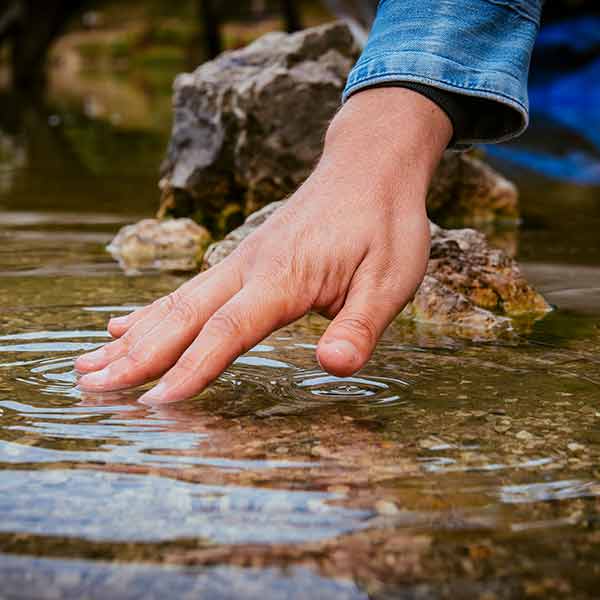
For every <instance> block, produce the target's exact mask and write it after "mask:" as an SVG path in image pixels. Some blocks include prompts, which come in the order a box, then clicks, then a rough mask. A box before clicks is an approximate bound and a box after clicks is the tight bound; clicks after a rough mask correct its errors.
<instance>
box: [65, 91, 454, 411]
mask: <svg viewBox="0 0 600 600" xmlns="http://www.w3.org/2000/svg"><path fill="white" fill-rule="evenodd" d="M451 129H452V128H451V124H450V121H449V120H448V118H447V117H446V115H445V113H443V112H442V111H441V110H440V109H439V108H438V107H437V106H436V105H435V104H433V103H432V102H430V101H429V100H427V99H426V98H424V97H422V96H420V95H419V94H416V93H414V92H412V91H410V90H406V89H401V88H381V89H372V90H367V91H364V92H360V93H358V94H355V95H354V96H353V97H352V98H350V100H348V102H347V103H346V104H345V105H344V107H343V108H342V109H341V110H340V112H339V113H338V115H337V116H336V117H335V119H334V120H333V122H332V124H331V125H330V127H329V130H328V133H327V137H326V141H325V146H324V152H323V156H322V158H321V160H320V161H319V164H318V165H317V167H316V168H315V171H314V172H313V174H312V175H311V176H310V177H309V178H308V180H307V181H306V182H305V183H304V184H303V185H302V186H301V187H300V188H299V189H298V191H297V192H296V193H295V194H294V195H293V196H292V197H291V198H290V199H289V200H288V201H287V202H286V203H285V205H283V206H282V207H281V208H280V209H279V210H277V211H276V212H275V213H274V214H273V215H272V216H271V217H270V218H269V219H268V220H267V221H266V222H265V223H264V224H263V225H262V226H261V227H259V228H258V229H257V230H256V231H255V232H254V233H253V234H252V235H250V236H249V237H248V238H246V239H245V240H244V241H243V242H242V243H241V245H240V246H239V247H238V248H237V249H236V250H235V251H234V252H233V253H232V254H230V255H229V256H228V257H227V258H226V259H225V260H224V261H223V262H221V263H219V264H218V265H216V266H214V267H213V268H211V269H209V270H208V271H205V272H204V273H201V274H199V275H197V276H196V277H194V278H192V279H190V280H189V281H187V282H186V283H184V284H183V285H182V286H181V287H180V288H179V289H178V290H176V291H175V292H173V293H172V294H170V295H168V296H166V297H165V298H162V299H160V300H157V301H156V302H154V303H153V304H151V305H149V306H147V307H144V308H141V309H139V310H137V311H135V312H133V313H131V314H130V315H128V316H126V317H121V318H118V319H112V320H111V321H110V323H109V326H108V330H109V332H110V333H111V335H112V336H113V337H115V338H117V339H116V340H114V341H112V342H110V343H109V344H107V345H105V346H104V347H102V348H100V349H98V350H96V351H94V352H92V353H89V354H84V355H83V356H81V357H79V358H78V359H77V361H76V364H75V367H76V369H77V371H79V372H81V373H86V374H85V375H83V376H82V377H81V379H80V380H79V387H80V388H81V389H83V390H85V391H99V392H104V391H111V390H116V389H122V388H127V387H131V386H136V385H140V384H142V383H145V382H148V381H151V380H154V379H156V378H158V377H161V376H162V377H161V379H160V382H159V383H158V385H157V386H155V387H154V388H152V389H151V390H149V391H148V392H146V393H145V394H144V395H143V396H142V397H141V398H140V401H141V402H144V403H147V404H162V403H165V402H173V401H177V400H181V399H184V398H188V397H190V396H193V395H194V394H197V393H199V392H200V391H202V390H203V389H204V388H205V387H206V386H207V385H208V384H209V383H210V382H211V381H213V380H214V379H215V378H216V377H218V376H219V375H220V374H221V373H222V372H223V371H224V370H225V369H226V368H227V367H228V366H229V365H230V364H231V363H232V362H233V361H234V360H235V359H236V358H237V357H238V356H240V355H241V354H243V353H244V352H246V351H247V350H249V349H250V348H252V347H253V346H254V345H256V344H257V343H259V342H260V341H261V340H262V339H264V338H265V337H266V336H268V335H269V334H270V333H271V332H273V331H275V330H276V329H278V328H280V327H282V326H284V325H287V324H288V323H291V322H292V321H295V320H296V319H298V318H300V317H301V316H303V315H304V314H306V313H307V312H308V311H310V310H314V311H317V312H319V313H321V314H324V315H325V316H327V317H329V318H332V319H333V321H332V322H331V323H330V325H329V327H328V328H327V330H326V331H325V333H324V334H323V336H322V338H321V340H320V342H319V345H318V348H317V358H318V360H319V362H320V364H321V366H322V367H323V368H324V369H326V370H327V371H328V372H330V373H332V374H334V375H338V376H348V375H351V374H353V373H355V372H356V371H358V370H359V369H360V368H361V367H363V366H364V365H365V363H366V362H367V361H368V360H369V358H370V356H371V354H372V352H373V350H374V348H375V345H376V343H377V340H378V339H379V337H380V336H381V335H382V333H383V332H384V330H385V328H386V327H387V326H388V325H389V323H390V322H391V321H392V319H393V318H394V317H395V316H396V315H397V314H398V313H399V312H400V311H401V310H402V308H403V307H404V306H405V305H406V303H407V302H408V301H409V300H410V299H411V297H412V295H413V294H414V292H415V290H416V289H417V287H418V285H419V284H420V282H421V280H422V278H423V275H424V273H425V269H426V265H427V258H428V253H429V224H428V219H427V214H426V209H425V197H426V193H427V188H428V185H429V182H430V179H431V176H432V174H433V171H434V170H435V167H436V166H437V163H438V162H439V159H440V158H441V155H442V152H443V150H444V149H445V147H446V146H447V144H448V141H449V139H450V137H451V134H452V131H451Z"/></svg>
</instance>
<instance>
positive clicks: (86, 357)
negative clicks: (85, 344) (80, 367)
mask: <svg viewBox="0 0 600 600" xmlns="http://www.w3.org/2000/svg"><path fill="white" fill-rule="evenodd" d="M105 354H106V352H105V351H104V347H102V348H98V350H94V351H93V352H88V353H87V354H82V355H81V356H80V357H79V358H78V359H77V362H80V361H81V362H87V363H94V362H97V361H100V360H102V359H103V358H104V356H105Z"/></svg>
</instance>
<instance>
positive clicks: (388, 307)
mask: <svg viewBox="0 0 600 600" xmlns="http://www.w3.org/2000/svg"><path fill="white" fill-rule="evenodd" d="M374 290H375V288H374V287H372V286H366V287H365V286H363V287H362V288H361V290H360V291H358V292H357V291H353V290H351V291H350V293H349V294H348V297H347V299H346V302H345V304H344V306H343V307H342V309H341V310H340V312H339V313H338V315H337V316H336V317H335V319H334V320H333V321H332V322H331V323H330V324H329V327H328V328H327V330H326V331H325V333H324V334H323V336H322V337H321V340H320V341H319V345H318V347H317V360H318V361H319V364H320V365H321V366H322V367H323V368H324V369H325V370H326V371H327V372H329V373H331V374H332V375H337V376H338V377H348V376H350V375H352V374H354V373H356V371H359V370H360V369H361V368H362V367H363V366H364V365H365V364H366V363H367V362H368V360H369V359H370V358H371V354H372V353H373V350H374V349H375V345H376V344H377V341H378V340H379V338H380V337H381V335H382V334H383V332H384V331H385V328H386V327H387V326H388V325H389V324H390V323H391V321H392V320H393V319H394V317H395V316H396V315H397V314H398V312H399V310H400V308H401V306H399V305H398V302H396V301H395V300H394V299H393V297H386V296H384V295H383V294H382V293H377V292H376V291H374Z"/></svg>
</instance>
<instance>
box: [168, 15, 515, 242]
mask: <svg viewBox="0 0 600 600" xmlns="http://www.w3.org/2000/svg"><path fill="white" fill-rule="evenodd" d="M357 56H358V47H357V45H356V42H355V40H354V38H353V35H352V34H351V32H350V30H349V28H348V26H347V25H345V24H342V23H334V24H328V25H323V26H320V27H315V28H312V29H306V30H304V31H301V32H298V33H294V34H291V35H288V34H284V33H269V34H267V35H266V36H263V37H262V38H260V39H259V40H257V41H256V42H254V43H252V44H250V45H249V46H247V47H246V48H243V49H241V50H236V51H232V52H226V53H224V54H222V55H221V56H219V57H218V58H217V59H215V60H214V61H211V62H208V63H205V64H203V65H201V66H200V67H198V68H197V69H196V71H195V72H194V73H192V74H182V75H179V76H178V77H177V79H176V80H175V85H174V125H173V131H172V136H171V140H170V143H169V147H168V151H167V157H166V159H165V161H164V163H163V167H162V172H163V179H162V186H161V187H162V190H163V196H162V201H161V207H160V210H159V216H164V215H171V216H176V217H181V216H192V217H193V218H194V219H195V220H197V221H199V222H202V223H204V224H207V225H209V226H210V227H211V228H212V229H215V230H220V231H223V232H226V231H229V230H230V229H231V227H230V225H234V226H235V225H238V224H240V223H241V222H242V221H243V217H244V216H247V215H248V214H250V213H251V212H253V211H254V210H256V209H259V208H261V207H263V206H265V205H266V204H269V203H271V202H273V201H278V200H282V199H283V198H285V197H287V196H288V195H289V194H291V193H293V192H294V191H295V190H296V189H297V188H298V186H299V185H300V184H301V183H302V182H303V181H304V180H305V179H306V177H307V176H308V175H309V173H310V172H311V170H312V169H313V168H314V166H315V164H316V162H317V160H318V158H319V155H320V153H321V150H322V144H323V137H324V134H325V130H326V128H327V125H328V123H329V122H330V120H331V119H332V118H333V116H334V114H335V112H336V110H337V109H338V108H339V105H340V99H341V95H342V90H343V88H344V84H345V81H346V78H347V75H348V73H349V71H350V68H351V67H352V65H353V63H354V62H355V60H356V58H357ZM428 206H429V210H430V213H429V214H430V216H431V217H432V218H433V219H434V220H436V221H439V220H440V219H449V220H452V221H455V222H457V221H460V222H461V223H464V224H480V223H487V222H492V221H495V220H498V219H501V220H513V221H514V220H516V219H517V218H518V204H517V192H516V189H515V187H514V185H512V184H511V183H510V182H509V181H507V180H506V179H505V178H504V177H502V176H500V175H499V174H498V173H496V172H495V171H494V170H493V169H492V168H491V167H489V166H488V165H486V164H485V163H483V162H482V161H481V160H480V159H478V158H476V157H474V156H471V155H468V154H464V153H460V154H459V153H456V152H447V153H446V154H445V156H444V158H443V160H442V162H441V165H440V167H439V169H438V171H437V173H436V175H435V177H434V180H433V182H432V185H431V191H430V194H429V198H428ZM235 219H238V221H237V222H235Z"/></svg>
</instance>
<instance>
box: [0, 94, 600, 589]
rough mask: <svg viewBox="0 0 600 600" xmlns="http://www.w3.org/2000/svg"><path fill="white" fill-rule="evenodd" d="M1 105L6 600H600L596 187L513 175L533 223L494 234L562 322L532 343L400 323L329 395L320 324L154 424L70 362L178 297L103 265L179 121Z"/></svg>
mask: <svg viewBox="0 0 600 600" xmlns="http://www.w3.org/2000/svg"><path fill="white" fill-rule="evenodd" d="M166 100H167V101H168V97H166ZM3 102H5V103H9V104H10V106H11V107H12V110H15V111H17V112H18V114H19V117H20V118H19V119H18V120H15V119H12V120H11V121H10V123H12V124H15V123H17V124H20V128H18V129H17V130H16V131H8V130H7V131H5V132H4V133H3V134H2V136H3V137H2V140H3V141H2V144H3V146H1V147H0V148H3V150H2V151H3V152H4V155H3V160H2V162H1V163H0V240H1V242H2V243H1V246H0V311H1V313H0V314H1V316H0V552H1V554H0V582H1V583H0V598H2V600H7V599H11V600H12V599H27V600H30V599H33V598H35V599H38V598H43V599H46V598H48V599H50V598H52V599H54V598H66V599H71V598H72V599H80V598H86V599H108V598H110V599H112V600H120V599H130V598H131V599H133V598H145V599H151V598H167V597H168V598H211V599H213V598H215V599H216V598H263V599H264V598H269V599H271V598H286V599H287V598H311V599H315V598H336V599H343V598H351V599H359V598H367V597H371V598H411V599H413V598H414V599H417V598H427V599H429V598H449V599H460V598H480V599H482V600H483V599H486V600H489V599H492V598H522V597H533V598H535V597H539V598H553V597H566V598H597V597H598V589H597V584H598V581H600V320H599V317H600V236H599V235H598V231H599V230H600V190H599V189H598V188H594V187H585V186H581V185H577V184H575V183H564V182H560V181H556V180H551V179H545V178H542V177H539V176H535V175H534V174H532V173H531V172H528V171H516V170H512V171H511V169H510V165H508V164H504V165H501V167H502V168H503V169H504V171H505V172H507V173H508V175H509V176H511V177H513V178H515V179H516V180H517V181H518V182H519V185H520V187H521V190H522V204H523V211H524V215H525V222H524V225H523V227H522V228H521V230H520V231H518V232H516V231H509V232H504V233H503V234H502V235H500V236H496V237H497V239H498V240H500V242H502V243H504V244H505V245H507V244H508V246H510V247H511V248H513V249H516V251H517V254H518V256H519V258H520V260H521V261H522V263H523V266H524V269H525V271H526V273H527V274H528V276H529V277H530V279H531V280H532V281H533V282H534V283H535V284H536V285H537V286H538V287H539V289H540V290H541V291H542V292H544V293H545V294H546V296H547V297H548V299H549V300H550V301H551V302H552V303H554V304H555V305H556V306H557V309H556V310H555V311H554V312H553V313H552V314H551V315H549V316H548V317H547V318H546V319H544V320H543V321H541V322H539V323H538V324H537V325H536V326H535V328H534V330H533V332H532V333H531V335H530V336H528V337H527V338H523V339H521V340H518V341H511V342H505V343H494V344H472V343H468V342H465V341H464V340H460V339H454V338H452V337H451V336H448V335H446V334H445V333H443V332H439V331H437V332H436V331H431V330H426V329H423V330H419V331H414V330H410V329H408V328H406V327H405V326H403V325H402V324H400V323H398V324H394V325H393V326H392V327H391V328H390V330H389V331H388V332H387V334H386V336H385V339H384V340H383V341H382V343H381V344H380V346H379V348H378V350H377V352H376V353H375V356H374V358H373V360H372V361H371V363H370V364H369V365H368V367H367V368H365V369H364V371H363V372H361V373H360V374H359V375H358V376H356V377H354V378H350V379H344V380H342V379H336V378H334V377H331V376H329V375H327V374H325V373H323V372H321V371H320V370H319V367H318V364H317V363H316V361H315V358H314V347H315V346H314V344H315V342H316V341H317V340H318V336H319V333H320V332H321V331H322V329H323V326H324V321H323V320H322V319H320V318H317V317H308V318H306V319H304V320H303V321H301V322H300V323H297V324H295V325H294V326H291V327H288V328H287V329H285V330H282V331H279V332H277V334H275V335H274V336H272V337H271V338H269V339H268V340H265V342H264V343H262V344H261V345H259V346H257V347H256V348H254V349H253V350H252V351H251V352H249V353H248V354H247V355H246V356H244V357H243V358H241V359H239V360H238V361H237V362H236V363H235V364H234V365H233V366H232V367H231V368H230V369H229V370H228V371H227V372H226V373H225V374H224V375H223V376H222V377H221V378H220V379H219V381H218V382H217V383H216V384H215V385H213V386H212V387H211V388H210V389H209V390H207V391H206V392H205V393H204V394H202V395H201V396H200V397H198V398H196V399H194V400H192V401H189V402H184V403H180V404H176V405H171V406H168V407H164V408H161V409H149V408H147V407H144V406H142V405H140V404H138V403H137V402H136V399H137V398H138V397H139V395H140V394H141V392H140V390H135V391H130V392H125V393H118V394H107V395H84V394H82V393H81V392H80V391H78V390H77V388H76V386H75V384H76V379H75V374H74V372H73V361H74V358H75V357H76V356H77V355H78V354H79V353H81V352H82V351H84V350H89V349H92V348H95V347H96V346H98V345H99V344H102V343H104V342H105V341H106V340H107V335H106V334H105V333H104V326H105V323H106V321H107V318H108V317H110V316H112V315H118V314H123V313H125V312H127V311H129V310H131V308H132V307H134V306H138V305H142V304H145V303H147V302H149V301H151V300H153V299H154V298H155V297H156V296H158V295H162V294H164V293H166V292H168V291H170V290H172V289H173V288H175V287H176V286H177V285H178V284H179V283H181V282H182V281H183V277H178V276H174V275H161V276H157V275H152V274H147V275H141V276H138V277H126V276H124V275H123V274H122V272H121V271H120V270H119V268H118V266H117V265H116V264H115V263H114V262H113V261H112V259H111V258H110V256H109V255H108V254H107V253H106V251H105V250H104V246H105V245H106V244H107V243H108V242H109V241H110V239H111V238H112V236H113V235H114V233H115V232H116V231H117V229H118V228H119V227H120V226H122V225H123V224H125V223H129V222H132V221H134V220H136V219H138V218H141V217H142V216H147V215H151V214H152V211H153V210H154V208H155V206H156V200H157V193H156V180H157V175H156V168H157V164H158V162H159V160H160V156H161V153H162V151H163V148H164V143H165V141H166V135H167V130H166V129H167V128H168V123H165V122H164V114H165V113H167V112H168V108H167V109H164V110H163V111H162V113H161V114H162V115H163V120H162V121H160V114H158V115H157V116H156V119H155V122H152V117H149V121H150V122H149V124H148V123H146V124H145V125H144V127H138V128H137V129H127V128H126V127H124V126H123V124H122V123H120V122H119V120H118V119H117V118H116V117H115V118H111V115H113V116H114V115H115V114H116V113H110V111H109V113H108V116H106V115H107V113H106V111H105V113H103V117H102V118H97V117H96V116H95V115H90V114H89V110H88V111H87V112H88V116H86V115H85V112H86V110H85V107H86V106H87V105H83V109H82V108H81V107H80V106H79V105H78V104H77V102H75V101H73V100H72V99H70V100H68V101H67V100H65V101H61V100H60V99H58V100H57V99H56V98H55V99H54V100H53V104H50V105H49V106H51V108H48V107H46V105H44V107H39V106H35V107H33V106H23V105H22V104H19V101H17V102H15V100H14V99H10V98H8V99H7V98H5V99H4V100H3ZM163 108H164V107H163ZM107 110H108V109H107ZM4 114H6V113H4ZM149 114H150V115H151V114H152V111H151V110H149ZM92 117H94V118H92ZM599 164H600V159H599ZM507 240H508V241H507Z"/></svg>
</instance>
